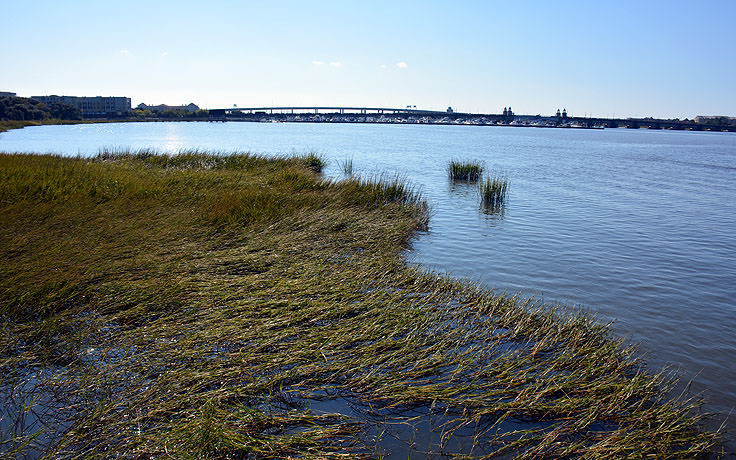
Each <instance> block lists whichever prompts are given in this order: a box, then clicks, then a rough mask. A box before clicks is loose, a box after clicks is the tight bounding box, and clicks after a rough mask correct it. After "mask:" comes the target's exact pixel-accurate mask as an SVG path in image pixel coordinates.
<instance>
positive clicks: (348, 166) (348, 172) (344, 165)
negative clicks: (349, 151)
mask: <svg viewBox="0 0 736 460" xmlns="http://www.w3.org/2000/svg"><path fill="white" fill-rule="evenodd" d="M340 169H342V173H343V174H344V175H345V176H346V177H350V176H352V175H353V159H352V158H348V159H346V160H345V161H341V162H340Z"/></svg>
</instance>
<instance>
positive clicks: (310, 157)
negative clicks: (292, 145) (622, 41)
mask: <svg viewBox="0 0 736 460" xmlns="http://www.w3.org/2000/svg"><path fill="white" fill-rule="evenodd" d="M298 158H299V159H300V160H301V162H302V163H303V164H304V166H306V167H307V168H308V169H310V170H312V171H314V172H316V173H321V172H322V169H324V167H325V166H327V162H326V161H325V159H324V158H322V156H321V155H319V154H317V153H315V152H309V153H307V154H305V155H302V156H300V157H298Z"/></svg>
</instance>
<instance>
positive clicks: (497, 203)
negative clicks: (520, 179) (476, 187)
mask: <svg viewBox="0 0 736 460" xmlns="http://www.w3.org/2000/svg"><path fill="white" fill-rule="evenodd" d="M508 185H509V181H508V179H507V178H505V177H496V176H494V177H487V178H486V180H485V181H483V182H482V183H481V184H480V195H481V202H482V204H483V206H484V207H485V208H499V207H501V206H503V205H504V203H505V202H506V193H507V191H508Z"/></svg>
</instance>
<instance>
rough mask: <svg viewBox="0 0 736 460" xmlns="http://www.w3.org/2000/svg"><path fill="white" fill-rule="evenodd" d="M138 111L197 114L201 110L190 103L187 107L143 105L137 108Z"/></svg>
mask: <svg viewBox="0 0 736 460" xmlns="http://www.w3.org/2000/svg"><path fill="white" fill-rule="evenodd" d="M136 110H150V111H151V112H155V113H158V112H164V111H166V110H186V111H187V112H196V111H197V110H199V106H198V105H196V104H194V103H193V102H190V103H189V104H187V105H166V104H159V105H146V104H143V103H141V104H138V105H137V106H136Z"/></svg>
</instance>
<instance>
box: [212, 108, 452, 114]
mask: <svg viewBox="0 0 736 460" xmlns="http://www.w3.org/2000/svg"><path fill="white" fill-rule="evenodd" d="M209 112H210V115H212V116H223V115H227V114H234V113H238V112H239V113H244V114H245V113H247V114H269V115H273V114H274V113H276V114H280V113H289V114H297V113H315V114H318V113H320V112H321V113H340V114H345V113H356V114H369V113H374V114H399V113H403V114H416V115H448V114H453V113H452V112H441V111H438V110H421V109H417V108H416V107H406V108H393V107H330V106H314V107H310V106H293V107H291V106H289V107H229V108H227V109H210V110H209ZM453 115H454V114H453Z"/></svg>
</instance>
